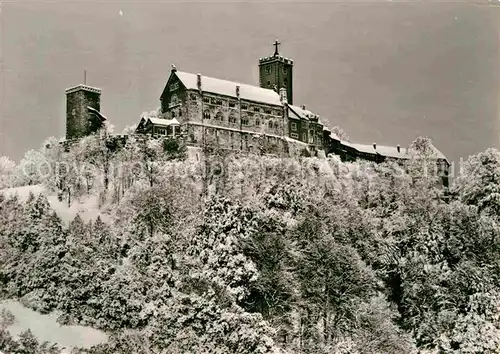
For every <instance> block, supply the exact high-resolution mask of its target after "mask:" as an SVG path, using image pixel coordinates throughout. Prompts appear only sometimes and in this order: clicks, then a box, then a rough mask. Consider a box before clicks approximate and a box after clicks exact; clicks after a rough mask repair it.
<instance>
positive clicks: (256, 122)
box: [255, 118, 260, 127]
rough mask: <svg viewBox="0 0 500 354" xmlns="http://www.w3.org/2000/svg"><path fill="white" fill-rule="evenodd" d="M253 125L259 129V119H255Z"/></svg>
mask: <svg viewBox="0 0 500 354" xmlns="http://www.w3.org/2000/svg"><path fill="white" fill-rule="evenodd" d="M255 125H256V126H257V127H260V119H259V118H257V119H255Z"/></svg>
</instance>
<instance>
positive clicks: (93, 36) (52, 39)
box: [0, 0, 500, 161]
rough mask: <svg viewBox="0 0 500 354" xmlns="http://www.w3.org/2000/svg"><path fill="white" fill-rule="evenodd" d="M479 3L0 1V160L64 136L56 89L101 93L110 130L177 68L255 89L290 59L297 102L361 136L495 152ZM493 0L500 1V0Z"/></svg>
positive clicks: (498, 83)
mask: <svg viewBox="0 0 500 354" xmlns="http://www.w3.org/2000/svg"><path fill="white" fill-rule="evenodd" d="M493 1H494V0H478V1H473V0H471V1H467V2H465V1H430V0H421V1H413V0H407V1H403V0H392V1H377V0H373V1H354V0H353V1H346V0H344V1H326V0H325V1H307V2H306V1H279V0H277V1H208V0H207V1H147V0H144V1H118V0H115V1H109V0H108V1H76V0H75V1H51V0H45V1H33V0H32V1H23V0H16V1H12V0H0V3H1V8H0V9H1V12H0V20H1V27H0V31H1V36H0V58H1V70H0V75H1V76H0V96H1V100H0V155H7V156H10V157H11V158H12V159H14V160H17V161H19V159H20V158H22V156H23V154H24V153H25V152H26V151H27V150H29V149H36V148H38V147H39V146H40V145H41V144H42V142H43V141H44V140H45V138H47V137H49V136H56V137H63V136H64V134H65V109H66V107H65V100H66V97H65V94H64V91H65V89H66V88H68V87H71V86H75V85H77V84H80V83H83V72H84V69H86V70H87V83H88V84H89V85H92V86H96V87H99V88H101V89H102V97H101V111H102V113H103V114H104V115H106V116H107V117H108V119H109V121H110V122H111V123H112V124H113V125H114V126H115V132H117V133H120V132H121V131H122V130H123V128H124V127H125V126H128V125H132V124H136V123H138V121H139V119H140V115H141V113H142V112H144V111H149V110H154V109H156V108H157V107H158V106H159V96H160V94H161V92H162V90H163V87H164V85H165V83H166V80H167V78H168V76H169V74H170V67H171V64H172V63H174V64H175V65H176V67H177V68H178V69H179V70H181V71H189V72H195V73H198V72H199V73H201V74H202V75H206V76H212V77H219V78H223V79H228V80H234V81H238V82H242V83H248V84H255V85H258V66H257V64H258V59H259V58H260V57H264V56H268V55H271V54H272V53H273V49H274V48H273V46H272V43H273V42H274V40H275V39H276V38H279V40H280V42H281V43H282V45H281V48H280V54H282V55H283V56H285V57H288V58H292V59H293V60H294V74H293V75H294V103H295V104H297V105H300V104H305V105H306V107H307V108H308V109H310V110H312V111H313V112H315V113H317V114H319V115H320V116H321V117H322V120H323V121H325V122H327V124H328V125H329V126H330V127H333V126H335V125H338V126H340V127H342V128H343V129H344V130H345V131H346V132H347V133H348V135H349V136H350V138H351V140H352V141H354V142H360V143H368V144H371V143H377V144H385V145H396V144H400V145H401V146H407V145H408V144H410V143H411V142H412V141H413V140H414V139H415V138H416V137H417V136H428V137H430V138H431V139H432V140H433V142H434V144H435V145H436V146H437V147H438V148H439V149H440V150H441V151H442V152H443V153H444V154H445V155H447V156H448V157H449V158H450V159H451V160H455V161H458V160H459V159H460V158H467V157H468V156H469V155H471V154H476V153H478V152H481V151H483V150H485V149H486V148H488V147H496V148H500V99H499V98H500V70H499V66H500V6H491V2H493ZM499 2H500V1H499Z"/></svg>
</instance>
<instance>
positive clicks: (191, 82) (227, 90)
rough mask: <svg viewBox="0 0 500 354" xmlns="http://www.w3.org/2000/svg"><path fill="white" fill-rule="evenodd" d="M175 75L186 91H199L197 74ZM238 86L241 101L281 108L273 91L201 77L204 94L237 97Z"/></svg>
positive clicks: (181, 73)
mask: <svg viewBox="0 0 500 354" xmlns="http://www.w3.org/2000/svg"><path fill="white" fill-rule="evenodd" d="M175 74H176V75H177V77H178V78H179V80H180V81H181V82H182V84H183V85H184V86H185V87H186V89H188V90H197V89H198V76H197V74H192V73H187V72H182V71H176V72H175ZM236 86H239V87H240V98H241V99H244V100H249V101H254V102H261V103H267V104H272V105H276V106H281V101H280V96H279V95H278V93H277V92H275V91H273V90H270V89H266V88H262V87H258V86H252V85H246V84H241V83H237V82H233V81H228V80H223V79H217V78H213V77H208V76H203V75H202V76H201V89H202V90H203V91H204V92H210V93H216V94H220V95H225V96H229V97H236Z"/></svg>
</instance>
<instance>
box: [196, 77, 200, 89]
mask: <svg viewBox="0 0 500 354" xmlns="http://www.w3.org/2000/svg"><path fill="white" fill-rule="evenodd" d="M196 77H197V80H196V84H197V85H198V91H201V74H196Z"/></svg>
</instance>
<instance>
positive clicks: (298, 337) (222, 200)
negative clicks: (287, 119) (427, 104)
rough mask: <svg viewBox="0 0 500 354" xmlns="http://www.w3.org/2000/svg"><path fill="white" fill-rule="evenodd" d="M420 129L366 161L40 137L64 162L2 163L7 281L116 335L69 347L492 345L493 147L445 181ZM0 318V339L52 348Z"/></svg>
mask: <svg viewBox="0 0 500 354" xmlns="http://www.w3.org/2000/svg"><path fill="white" fill-rule="evenodd" d="M415 145H416V146H417V145H418V146H420V147H423V148H422V149H421V150H419V155H418V156H415V158H412V159H409V160H408V161H406V162H405V164H404V165H400V164H396V163H384V164H379V165H376V164H373V163H365V162H361V161H359V162H355V163H345V162H342V161H340V159H338V158H337V157H335V156H331V157H328V158H325V159H317V158H305V157H301V158H278V157H273V156H268V155H256V154H245V155H243V154H238V153H234V152H228V151H222V150H216V149H213V150H211V151H210V152H207V151H205V153H204V154H200V155H197V156H194V155H193V156H191V157H190V156H188V154H187V150H186V148H185V147H183V146H180V145H178V144H176V143H175V142H174V141H170V140H150V141H134V140H133V139H132V140H128V141H127V143H126V145H125V146H122V147H120V148H119V149H115V148H113V147H109V146H108V145H106V144H105V142H103V141H102V140H99V139H96V138H94V137H89V138H85V139H83V140H82V141H80V142H79V143H78V144H75V145H73V146H72V147H71V148H70V149H69V150H64V149H63V148H62V147H61V145H59V144H44V145H43V146H42V148H41V149H40V150H39V151H37V152H36V153H30V155H29V156H28V157H29V159H30V160H29V161H31V162H32V163H31V164H30V165H32V166H34V165H35V164H34V163H33V162H34V161H36V163H37V164H38V165H41V164H43V165H44V166H54V167H55V166H57V168H53V169H51V171H52V172H51V173H43V174H42V173H39V171H40V170H39V169H32V170H29V171H32V172H33V171H34V172H33V173H29V174H26V173H25V172H26V171H28V169H27V168H20V169H22V170H24V171H23V174H19V167H18V170H14V171H12V170H11V171H10V172H9V174H6V173H4V175H5V176H4V178H3V179H2V180H3V181H10V183H11V185H10V189H6V190H4V191H3V193H0V250H1V251H0V264H1V267H0V282H1V284H2V287H1V288H0V289H1V292H0V294H1V298H2V299H4V300H9V301H14V300H19V301H21V302H22V303H23V304H25V305H26V306H28V307H29V308H31V309H33V310H36V311H38V312H39V313H44V314H46V313H53V314H54V313H57V314H58V315H59V317H58V321H59V323H61V324H65V325H80V326H88V327H92V328H94V329H98V330H101V331H104V332H105V333H106V334H108V335H109V341H108V342H106V343H104V344H98V345H94V346H93V347H92V348H90V349H89V348H87V349H85V348H80V349H78V350H75V352H77V353H93V354H97V353H107V354H109V353H134V354H141V353H144V354H146V353H152V352H154V353H172V354H174V353H175V354H179V353H186V354H187V353H224V354H225V353H227V354H229V353H241V354H250V353H262V354H264V353H289V354H298V353H311V354H312V353H314V354H316V353H325V354H326V353H339V354H340V353H457V354H458V353H500V286H499V284H500V263H499V262H500V258H499V257H498V255H499V254H500V153H499V152H498V151H496V150H493V149H490V150H487V151H485V152H483V153H480V154H478V155H476V156H473V157H471V158H470V159H469V160H468V161H467V162H466V163H465V164H464V165H463V168H462V171H461V174H460V176H458V178H456V179H455V180H454V182H453V185H452V186H451V187H450V189H449V190H447V189H444V188H443V187H442V185H440V184H439V178H438V176H436V175H435V174H434V173H433V170H432V166H435V161H433V160H432V159H429V158H428V155H427V154H426V149H425V146H426V140H425V139H420V140H419V141H418V144H415ZM27 161H28V160H27V159H25V160H24V161H22V162H21V163H20V164H19V166H26V165H27ZM61 166H64V167H61ZM16 171H17V172H16ZM37 171H38V172H37ZM55 171H57V173H56V172H55ZM23 178H24V180H23ZM26 179H28V180H29V183H31V184H33V186H29V187H15V186H14V184H16V183H17V184H22V183H25V182H26ZM42 186H43V187H42ZM30 192H31V193H30ZM16 194H17V195H18V197H16ZM7 317H8V316H7ZM2 318H3V320H2V321H0V334H1V337H0V339H1V340H0V350H3V351H7V352H9V350H10V351H12V352H16V350H17V351H18V352H23V351H22V350H25V351H24V352H30V353H40V354H41V353H45V352H47V351H46V350H45V349H44V350H45V351H44V350H42V349H41V345H39V344H37V345H31V347H30V348H31V349H29V350H28V349H26V348H27V347H28V346H29V345H30V344H29V343H32V342H33V341H31V342H30V341H29V340H26V339H25V338H26V336H24V337H23V336H21V337H20V338H19V339H17V340H16V339H14V338H11V337H10V335H9V334H8V332H6V331H5V330H4V329H5V327H6V323H8V321H6V316H3V317H2ZM23 338H24V339H23ZM30 338H31V337H30ZM53 341H56V342H57V340H56V339H53ZM58 344H59V346H61V345H62V343H58ZM52 350H53V351H52V352H51V353H58V350H59V349H58V348H55V347H54V348H53V349H52Z"/></svg>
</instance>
